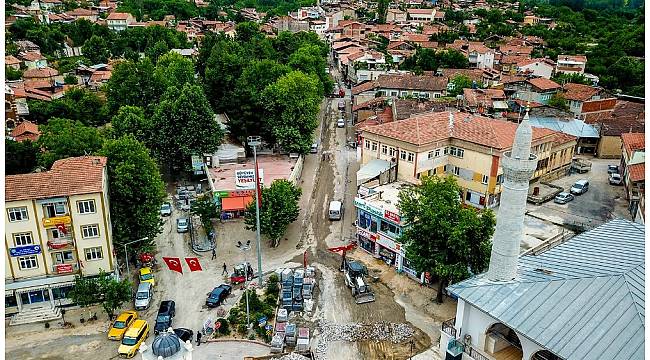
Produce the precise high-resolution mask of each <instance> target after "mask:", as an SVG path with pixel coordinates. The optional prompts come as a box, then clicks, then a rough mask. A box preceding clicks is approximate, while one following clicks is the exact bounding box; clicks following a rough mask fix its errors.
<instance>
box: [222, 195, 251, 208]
mask: <svg viewBox="0 0 650 360" xmlns="http://www.w3.org/2000/svg"><path fill="white" fill-rule="evenodd" d="M244 199H245V198H243V197H231V198H223V199H221V210H223V211H239V210H244V209H245V206H244Z"/></svg>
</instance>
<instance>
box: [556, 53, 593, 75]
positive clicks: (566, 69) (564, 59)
mask: <svg viewBox="0 0 650 360" xmlns="http://www.w3.org/2000/svg"><path fill="white" fill-rule="evenodd" d="M586 66H587V57H586V56H584V55H558V57H557V63H555V72H556V73H563V74H584V73H585V67H586Z"/></svg>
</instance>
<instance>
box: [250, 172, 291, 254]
mask: <svg viewBox="0 0 650 360" xmlns="http://www.w3.org/2000/svg"><path fill="white" fill-rule="evenodd" d="M301 193H302V190H301V189H300V188H299V187H297V186H295V185H294V184H293V183H291V182H290V181H288V180H275V181H274V182H273V183H272V184H271V186H270V187H268V188H267V187H263V188H262V196H261V198H262V207H261V208H260V233H262V234H263V235H266V236H268V238H269V239H270V240H271V243H272V244H271V245H272V246H277V244H278V243H279V242H280V238H281V237H282V235H284V233H285V232H286V230H287V227H288V226H289V224H291V223H292V222H294V221H295V220H296V219H298V214H299V212H300V208H299V207H298V201H300V195H301ZM255 211H256V210H255V201H252V202H251V203H250V204H248V206H247V207H246V213H245V219H244V221H245V222H246V227H247V228H248V229H249V230H255V229H256V218H255Z"/></svg>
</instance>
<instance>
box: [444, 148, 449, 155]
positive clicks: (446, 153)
mask: <svg viewBox="0 0 650 360" xmlns="http://www.w3.org/2000/svg"><path fill="white" fill-rule="evenodd" d="M448 154H449V146H447V147H445V152H444V155H448Z"/></svg>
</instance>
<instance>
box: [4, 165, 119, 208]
mask: <svg viewBox="0 0 650 360" xmlns="http://www.w3.org/2000/svg"><path fill="white" fill-rule="evenodd" d="M105 166H106V158H105V157H103V156H81V157H74V158H67V159H62V160H58V161H56V162H55V163H54V165H52V169H51V170H50V171H45V172H40V173H32V174H21V175H9V176H6V177H5V200H6V201H18V200H28V199H45V198H52V197H57V196H70V195H81V194H91V193H97V192H101V191H102V188H103V186H104V167H105Z"/></svg>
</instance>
